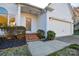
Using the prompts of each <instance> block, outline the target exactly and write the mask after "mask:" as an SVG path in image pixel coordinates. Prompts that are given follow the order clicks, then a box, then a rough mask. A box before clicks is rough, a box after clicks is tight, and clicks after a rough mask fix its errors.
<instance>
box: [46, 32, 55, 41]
mask: <svg viewBox="0 0 79 59" xmlns="http://www.w3.org/2000/svg"><path fill="white" fill-rule="evenodd" d="M55 35H56V33H55V32H54V31H48V32H47V40H53V39H54V38H55Z"/></svg>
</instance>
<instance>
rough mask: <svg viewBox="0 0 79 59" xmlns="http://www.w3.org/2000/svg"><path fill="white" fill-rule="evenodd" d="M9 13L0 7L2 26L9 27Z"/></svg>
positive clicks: (0, 22) (0, 24) (0, 23)
mask: <svg viewBox="0 0 79 59" xmlns="http://www.w3.org/2000/svg"><path fill="white" fill-rule="evenodd" d="M7 16H8V11H7V10H6V9H5V8H3V7H0V26H6V25H7V22H8V18H7Z"/></svg>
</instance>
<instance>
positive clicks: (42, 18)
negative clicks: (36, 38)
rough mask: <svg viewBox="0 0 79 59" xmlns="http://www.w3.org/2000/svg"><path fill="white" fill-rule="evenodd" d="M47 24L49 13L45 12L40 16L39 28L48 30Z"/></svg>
mask: <svg viewBox="0 0 79 59" xmlns="http://www.w3.org/2000/svg"><path fill="white" fill-rule="evenodd" d="M46 26H47V15H46V13H43V14H41V15H39V16H38V29H42V30H44V31H46Z"/></svg>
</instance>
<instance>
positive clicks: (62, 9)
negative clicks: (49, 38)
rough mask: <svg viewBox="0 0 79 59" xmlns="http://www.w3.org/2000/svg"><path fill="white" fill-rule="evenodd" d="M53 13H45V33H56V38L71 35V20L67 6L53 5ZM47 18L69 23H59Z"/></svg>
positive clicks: (61, 4) (63, 4)
mask: <svg viewBox="0 0 79 59" xmlns="http://www.w3.org/2000/svg"><path fill="white" fill-rule="evenodd" d="M52 7H53V9H54V10H53V11H52V12H49V11H47V31H48V30H52V31H55V32H56V36H57V37H58V36H66V35H72V34H73V24H71V23H73V20H72V14H71V11H70V8H69V5H68V4H66V3H56V4H53V6H52ZM49 17H55V18H57V19H59V20H64V21H68V22H71V23H66V22H61V21H57V20H53V19H52V20H49Z"/></svg>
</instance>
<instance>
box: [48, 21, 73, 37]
mask: <svg viewBox="0 0 79 59" xmlns="http://www.w3.org/2000/svg"><path fill="white" fill-rule="evenodd" d="M48 26H49V27H48V30H53V31H55V32H56V36H57V37H59V36H67V35H72V33H73V32H72V31H73V29H72V28H73V27H72V24H71V23H67V22H62V21H58V20H53V21H52V22H49V24H48Z"/></svg>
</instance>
